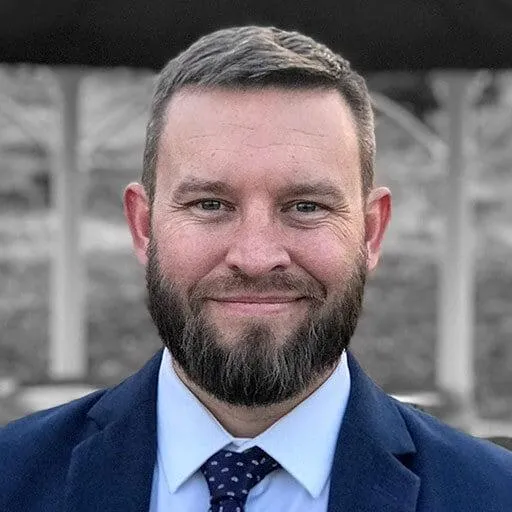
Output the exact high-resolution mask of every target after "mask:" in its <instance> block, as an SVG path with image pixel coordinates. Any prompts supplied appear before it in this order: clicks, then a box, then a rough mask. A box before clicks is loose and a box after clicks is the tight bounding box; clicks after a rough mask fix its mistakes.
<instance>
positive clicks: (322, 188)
mask: <svg viewBox="0 0 512 512" xmlns="http://www.w3.org/2000/svg"><path fill="white" fill-rule="evenodd" d="M282 195H283V196H316V197H325V198H331V199H334V200H335V201H337V202H339V203H346V202H347V196H346V194H345V193H344V192H343V190H341V189H340V188H339V187H338V186H336V185H335V184H334V183H330V182H328V181H313V182H307V183H296V184H293V185H289V186H287V187H284V188H283V191H282Z"/></svg>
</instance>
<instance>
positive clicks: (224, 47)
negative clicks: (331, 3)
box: [142, 26, 375, 204]
mask: <svg viewBox="0 0 512 512" xmlns="http://www.w3.org/2000/svg"><path fill="white" fill-rule="evenodd" d="M187 86H192V87H199V88H201V89H204V88H209V87H224V88H231V89H251V88H254V89H257V88H262V87H266V86H267V87H272V86H273V87H283V88H290V89H314V88H322V89H335V90H338V91H339V93H340V94H341V96H342V97H343V98H344V100H345V101H346V103H347V104H348V106H349V107H350V109H351V112H352V115H353V116H354V119H355V122H356V128H357V135H358V140H359V154H360V162H361V181H362V193H363V197H366V196H367V194H368V193H369V191H370V190H371V188H372V186H373V175H374V160H375V133H374V119H373V111H372V107H371V100H370V96H369V93H368V89H367V86H366V83H365V80H364V79H363V77H362V76H361V75H359V74H358V73H357V72H355V71H354V70H353V69H352V68H351V67H350V63H349V62H348V61H347V60H345V59H344V58H343V57H341V56H340V55H338V54H336V53H334V52H333V51H331V50H330V49H329V48H327V47H326V46H325V45H323V44H321V43H319V42H317V41H315V40H314V39H312V38H310V37H307V36H305V35H303V34H300V33H298V32H288V31H284V30H280V29H278V28H275V27H257V26H245V27H233V28H228V29H223V30H218V31H216V32H213V33H211V34H208V35H206V36H204V37H202V38H200V39H199V40H197V41H196V42H195V43H194V44H192V45H191V46H190V47H189V48H188V49H186V50H185V51H184V52H182V53H180V54H179V55H178V56H177V57H175V58H174V59H172V60H171V61H169V62H168V63H167V65H166V66H165V67H164V68H163V70H162V71H161V73H160V75H159V77H158V81H157V84H156V88H155V92H154V95H153V101H152V104H151V111H150V118H149V122H148V125H147V130H146V146H145V149H144V161H143V172H142V184H143V186H144V189H145V190H146V194H147V195H148V198H149V201H150V204H152V203H153V199H154V194H155V182H156V165H157V160H158V148H159V141H160V136H161V133H162V131H163V128H164V123H165V114H166V110H167V106H168V104H169V100H170V99H171V97H172V95H173V94H175V93H176V92H178V91H179V90H180V89H182V88H184V87H187Z"/></svg>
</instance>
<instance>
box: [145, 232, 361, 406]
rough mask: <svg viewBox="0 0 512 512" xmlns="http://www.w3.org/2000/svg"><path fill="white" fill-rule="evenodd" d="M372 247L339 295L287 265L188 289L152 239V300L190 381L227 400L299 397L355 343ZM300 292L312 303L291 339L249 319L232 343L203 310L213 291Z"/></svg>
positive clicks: (242, 402) (268, 401) (245, 402)
mask: <svg viewBox="0 0 512 512" xmlns="http://www.w3.org/2000/svg"><path fill="white" fill-rule="evenodd" d="M366 274H367V270H366V247H364V245H362V247H361V250H360V252H359V253H358V258H357V260H356V261H355V264H354V267H353V271H352V273H351V275H350V276H349V277H348V278H347V280H346V281H345V283H344V284H343V286H342V289H341V291H340V292H339V294H338V295H337V296H336V297H334V299H332V300H330V301H327V300H326V290H325V288H324V287H323V286H322V285H321V284H320V283H319V282H318V281H316V280H314V279H313V278H311V279H310V280H308V281H307V282H306V281H305V280H304V279H303V278H300V279H299V278H297V277H294V276H292V275H290V274H288V273H286V272H276V273H275V274H274V275H269V276H265V277H264V278H258V279H253V278H250V277H248V276H246V275H245V274H243V273H233V274H232V275H230V276H227V277H225V278H223V279H222V280H220V279H219V278H217V279H216V280H215V281H213V280H212V281H210V282H204V283H203V282H199V283H197V284H196V285H194V286H193V287H191V288H190V290H188V293H187V297H183V296H181V294H180V292H179V291H178V288H177V286H176V284H174V283H172V282H169V281H168V280H167V279H166V278H165V277H164V276H163V275H162V272H161V268H160V264H159V261H158V254H157V247H156V243H155V242H154V240H153V238H152V239H151V243H150V246H149V250H148V263H147V266H146V287H147V292H148V296H147V306H148V310H149V313H150V315H151V317H152V319H153V322H154V324H155V326H156V328H157V330H158V333H159V335H160V338H161V340H162V342H163V344H164V346H165V347H167V348H168V349H169V351H170V353H171V355H172V357H173V359H174V360H175V361H176V363H177V364H178V365H179V366H180V367H181V369H182V370H183V371H184V373H185V375H186V376H187V378H188V379H190V381H191V382H193V383H194V384H195V385H197V386H199V387H200V388H201V389H203V390H204V391H206V392H207V393H208V394H210V395H212V396H213V397H215V398H216V399H218V400H221V401H223V402H225V403H228V404H231V405H236V406H245V407H258V406H268V405H272V404H277V403H281V402H284V401H286V400H289V399H292V398H294V397H297V396H299V395H300V394H302V393H303V392H305V391H306V390H307V389H308V388H309V387H310V386H311V385H313V384H314V383H315V382H316V381H317V380H318V379H319V378H321V377H322V376H324V375H326V374H327V373H328V372H329V371H331V370H333V369H334V367H335V366H336V364H337V363H338V361H339V359H340V357H341V355H342V354H343V351H344V350H346V349H347V348H348V346H349V343H350V339H351V338H352V336H353V334H354V331H355V329H356V326H357V321H358V319H359V316H360V313H361V310H362V300H363V292H364V287H365V283H366ZM212 290H215V291H216V292H218V291H223V292H236V293H241V292H245V293H251V292H253V293H265V292H275V291H287V292H290V291H291V292H299V295H300V296H303V297H305V298H306V299H305V300H308V302H309V303H310V306H309V308H308V309H309V311H308V314H307V316H306V318H305V320H304V321H303V322H302V323H301V324H300V325H299V326H298V327H297V328H296V329H295V330H294V331H293V332H291V333H290V334H289V335H288V336H287V337H286V339H284V340H277V339H276V337H275V334H274V333H273V331H272V328H271V326H269V325H267V324H263V323H261V322H257V321H253V322H252V323H249V322H248V325H247V327H246V328H245V329H244V330H243V331H242V332H241V333H240V335H239V336H238V337H237V340H236V341H235V342H234V343H232V344H228V343H225V342H224V343H223V341H222V337H223V335H222V333H221V332H220V331H219V330H218V328H217V327H216V326H215V325H214V324H213V323H212V322H211V321H209V320H208V319H207V318H206V317H205V315H204V309H203V305H204V301H205V300H206V297H207V296H208V295H207V294H208V293H209V294H210V296H211V291H212Z"/></svg>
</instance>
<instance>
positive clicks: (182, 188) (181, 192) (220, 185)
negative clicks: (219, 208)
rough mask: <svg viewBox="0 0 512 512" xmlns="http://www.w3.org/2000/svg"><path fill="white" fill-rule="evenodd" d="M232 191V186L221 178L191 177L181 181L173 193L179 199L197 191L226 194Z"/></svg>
mask: <svg viewBox="0 0 512 512" xmlns="http://www.w3.org/2000/svg"><path fill="white" fill-rule="evenodd" d="M230 192H232V187H230V186H229V185H228V184H227V183H225V182H223V181H219V180H205V179H201V178H189V179H187V180H185V181H183V182H181V183H180V184H179V185H178V187H177V188H176V190H175V191H174V193H173V196H174V197H175V198H177V199H180V198H183V197H185V196H187V195H191V194H197V193H203V194H204V193H209V194H215V195H224V194H229V193H230Z"/></svg>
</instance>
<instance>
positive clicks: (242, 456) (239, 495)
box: [201, 446, 280, 512]
mask: <svg viewBox="0 0 512 512" xmlns="http://www.w3.org/2000/svg"><path fill="white" fill-rule="evenodd" d="M279 467H280V466H279V463H278V462H276V461H275V460H274V459H273V458H272V457H270V456H269V455H267V454H266V453H265V452H264V451H263V450H262V449H261V448H258V447H257V446H254V447H253V448H249V449H248V450H245V451H244V452H242V453H237V452H230V451H228V450H220V451H218V452H217V453H215V454H214V455H212V456H211V457H210V458H209V459H208V460H207V461H206V462H205V463H204V464H203V465H202V466H201V471H202V473H203V475H204V477H205V478H206V482H207V483H208V487H209V488H210V509H209V510H210V512H243V511H244V507H245V502H246V501H247V496H248V494H249V492H250V491H251V489H252V488H253V487H254V486H255V485H256V484H257V483H259V482H261V481H262V480H263V479H264V478H265V477H266V476H267V475H268V474H269V473H271V472H272V471H274V470H276V469H278V468H279Z"/></svg>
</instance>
